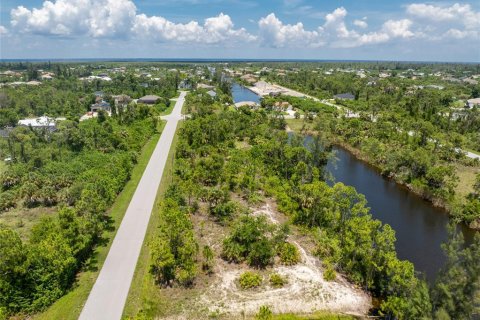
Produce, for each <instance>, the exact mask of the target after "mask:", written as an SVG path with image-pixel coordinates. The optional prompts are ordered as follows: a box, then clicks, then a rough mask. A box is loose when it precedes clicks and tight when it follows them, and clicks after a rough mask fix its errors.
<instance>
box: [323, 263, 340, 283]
mask: <svg viewBox="0 0 480 320" xmlns="http://www.w3.org/2000/svg"><path fill="white" fill-rule="evenodd" d="M324 266H325V271H324V272H323V279H325V280H327V281H333V280H335V278H336V277H337V273H336V272H335V269H334V268H333V266H332V264H331V263H329V262H324Z"/></svg>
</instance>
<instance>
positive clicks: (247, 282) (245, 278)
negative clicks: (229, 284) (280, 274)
mask: <svg viewBox="0 0 480 320" xmlns="http://www.w3.org/2000/svg"><path fill="white" fill-rule="evenodd" d="M239 282H240V287H242V289H251V288H256V287H259V286H260V285H261V284H262V277H261V276H260V275H259V274H258V273H255V272H251V271H247V272H244V273H242V274H241V275H240V278H239Z"/></svg>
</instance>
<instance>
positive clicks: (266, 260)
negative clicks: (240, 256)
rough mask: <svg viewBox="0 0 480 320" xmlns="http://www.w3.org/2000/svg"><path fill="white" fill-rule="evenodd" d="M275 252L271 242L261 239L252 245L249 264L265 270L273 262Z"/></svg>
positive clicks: (248, 258)
mask: <svg viewBox="0 0 480 320" xmlns="http://www.w3.org/2000/svg"><path fill="white" fill-rule="evenodd" d="M274 255H275V252H274V250H273V246H272V244H271V242H270V241H268V240H267V239H261V240H259V241H257V242H255V243H253V244H252V246H251V248H250V252H249V254H248V256H247V262H248V264H249V265H251V266H255V267H260V268H263V267H265V266H267V265H269V264H271V263H272V262H273V257H274Z"/></svg>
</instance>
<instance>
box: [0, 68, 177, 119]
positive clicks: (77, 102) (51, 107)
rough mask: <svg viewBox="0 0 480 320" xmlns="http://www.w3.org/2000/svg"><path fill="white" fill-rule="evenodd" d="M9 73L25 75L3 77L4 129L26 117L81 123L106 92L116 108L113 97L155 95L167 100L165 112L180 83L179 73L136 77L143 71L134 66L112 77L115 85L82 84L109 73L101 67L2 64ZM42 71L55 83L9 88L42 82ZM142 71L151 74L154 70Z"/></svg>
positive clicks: (0, 107) (101, 82)
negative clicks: (20, 82)
mask: <svg viewBox="0 0 480 320" xmlns="http://www.w3.org/2000/svg"><path fill="white" fill-rule="evenodd" d="M41 68H43V69H41ZM6 69H7V70H15V71H17V72H22V73H21V74H22V75H21V76H18V77H15V78H12V77H9V78H6V77H1V76H0V84H2V85H4V86H3V87H2V91H1V92H0V128H3V127H4V126H14V125H16V124H17V122H18V120H20V119H22V118H25V117H37V116H43V115H49V116H51V117H67V118H69V119H72V120H73V119H78V117H79V116H81V115H83V114H85V113H86V112H87V111H90V105H91V104H92V103H94V102H95V95H94V92H102V93H103V94H104V98H105V100H107V101H108V102H111V103H112V104H113V99H112V98H111V96H112V95H120V94H125V95H128V96H130V97H131V98H132V99H137V98H140V97H142V96H144V95H147V94H155V95H158V96H160V97H161V98H163V99H162V100H161V101H160V102H159V103H158V104H159V106H158V107H159V108H160V109H162V108H165V106H166V105H167V106H168V104H169V103H170V101H169V99H170V98H172V97H174V96H175V94H176V90H177V86H178V83H179V81H180V75H179V74H178V71H171V72H168V71H166V70H162V71H163V72H161V73H160V72H159V71H156V72H157V73H158V78H152V77H146V76H143V75H142V76H138V75H136V74H135V70H140V69H136V68H132V66H128V68H126V70H125V71H124V72H122V73H116V74H114V75H112V78H111V81H104V80H101V79H98V78H97V79H93V80H86V79H83V80H80V78H79V77H88V76H92V75H93V76H95V75H98V74H99V73H101V72H102V70H105V69H106V67H105V66H98V65H86V64H79V65H76V64H73V65H70V64H45V65H43V64H24V63H2V64H0V70H6ZM39 69H41V70H42V72H49V73H51V74H53V79H52V80H48V81H43V82H41V84H39V85H25V84H23V85H15V86H10V85H9V84H10V83H11V81H12V80H23V81H28V80H37V79H40V73H39V72H38V70H39ZM157 69H158V68H155V70H157ZM141 70H145V71H150V70H151V67H148V68H145V69H141ZM145 71H143V72H145ZM155 79H157V80H155Z"/></svg>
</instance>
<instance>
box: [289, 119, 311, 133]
mask: <svg viewBox="0 0 480 320" xmlns="http://www.w3.org/2000/svg"><path fill="white" fill-rule="evenodd" d="M285 122H286V123H287V125H288V127H289V128H290V129H291V130H292V131H295V132H297V133H299V132H300V131H301V130H302V128H303V127H304V126H305V127H304V129H305V130H312V129H313V127H314V123H313V122H308V121H305V120H304V119H286V120H285Z"/></svg>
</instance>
